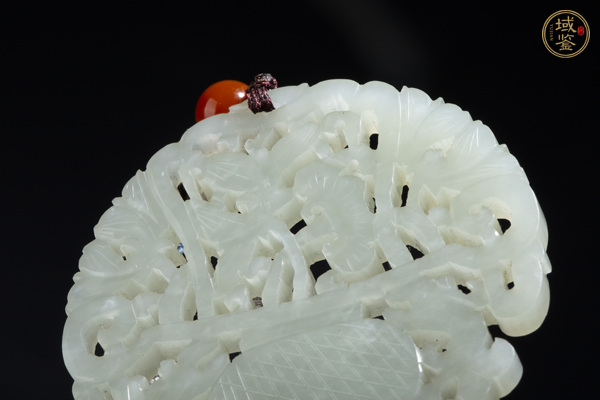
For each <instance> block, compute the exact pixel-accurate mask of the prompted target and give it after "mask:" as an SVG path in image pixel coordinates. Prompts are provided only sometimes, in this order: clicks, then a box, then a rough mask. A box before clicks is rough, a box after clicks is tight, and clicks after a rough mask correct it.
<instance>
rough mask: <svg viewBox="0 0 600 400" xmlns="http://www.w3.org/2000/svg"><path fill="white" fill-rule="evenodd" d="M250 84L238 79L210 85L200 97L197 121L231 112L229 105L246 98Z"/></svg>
mask: <svg viewBox="0 0 600 400" xmlns="http://www.w3.org/2000/svg"><path fill="white" fill-rule="evenodd" d="M246 89H248V85H246V84H245V83H242V82H238V81H229V80H228V81H221V82H217V83H214V84H212V85H210V86H209V87H208V89H206V90H205V91H204V93H202V95H201V96H200V99H198V104H197V105H196V122H198V121H200V120H203V119H204V118H208V117H212V116H213V115H216V114H223V113H227V112H229V107H231V106H233V105H235V104H239V103H241V102H242V101H244V100H245V99H246Z"/></svg>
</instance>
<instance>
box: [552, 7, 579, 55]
mask: <svg viewBox="0 0 600 400" xmlns="http://www.w3.org/2000/svg"><path fill="white" fill-rule="evenodd" d="M542 40H543V41H544V46H546V48H547V49H548V51H549V52H550V53H552V54H554V55H555V56H556V57H560V58H571V57H575V56H576V55H577V54H579V53H581V52H582V51H583V50H584V49H585V47H586V46H587V44H588V42H589V41H590V27H589V25H588V23H587V21H586V20H585V19H583V17H582V16H581V15H580V14H579V13H576V12H575V11H571V10H560V11H557V12H555V13H554V14H552V15H551V16H550V17H548V19H547V20H546V22H545V23H544V27H543V28H542Z"/></svg>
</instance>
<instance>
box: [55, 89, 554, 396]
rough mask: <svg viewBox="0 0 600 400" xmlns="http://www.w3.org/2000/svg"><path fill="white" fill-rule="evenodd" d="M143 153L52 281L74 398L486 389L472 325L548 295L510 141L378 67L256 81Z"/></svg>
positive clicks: (495, 345) (538, 221) (520, 330)
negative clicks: (373, 72) (386, 76)
mask: <svg viewBox="0 0 600 400" xmlns="http://www.w3.org/2000/svg"><path fill="white" fill-rule="evenodd" d="M270 95H271V98H272V100H273V104H274V106H275V110H274V111H272V112H269V113H264V112H261V113H258V114H252V113H251V112H250V111H249V110H248V108H247V106H246V104H245V103H242V104H240V105H237V106H234V107H232V108H231V112H230V113H229V114H221V115H217V116H214V117H211V118H208V119H206V120H204V121H202V122H200V123H198V124H196V125H194V126H193V127H192V128H190V129H189V130H188V131H187V132H186V133H185V134H184V135H183V137H182V138H181V140H180V141H179V142H178V143H174V144H170V145H168V146H166V147H164V148H163V149H162V150H160V151H159V152H158V153H156V154H155V155H154V156H153V157H152V158H151V159H150V161H149V163H148V165H147V168H146V170H145V171H139V172H138V173H137V174H136V175H135V176H134V177H133V178H132V179H131V180H130V181H129V182H128V183H127V185H126V186H125V188H124V189H123V193H122V197H119V198H116V199H115V200H114V202H113V204H114V205H113V206H112V207H111V208H109V209H108V210H107V211H106V212H105V213H104V215H103V216H102V217H101V219H100V221H99V223H98V225H97V226H96V227H95V237H96V239H95V240H94V241H92V242H91V243H90V244H88V245H87V246H86V247H85V248H84V250H83V256H82V257H81V261H80V264H79V269H80V272H77V273H76V274H75V276H74V281H75V284H74V286H73V287H72V289H71V291H70V292H69V296H68V304H67V307H66V311H67V314H68V318H67V321H66V324H65V328H64V337H63V353H64V360H65V363H66V366H67V368H68V370H69V372H70V373H71V375H72V376H73V378H74V381H75V382H74V385H73V393H74V396H75V398H76V399H115V400H123V399H136V400H137V399H211V400H212V399H303V400H304V399H441V398H444V399H453V398H460V399H463V400H464V399H473V400H482V399H497V398H500V397H502V396H505V395H507V394H508V393H509V392H510V391H511V390H512V389H513V388H514V387H515V386H516V385H517V383H518V381H519V380H520V378H521V374H522V366H521V363H520V361H519V359H518V357H517V355H516V353H515V351H514V349H513V347H512V346H511V345H510V344H509V343H508V342H507V341H506V340H503V339H500V338H496V339H494V338H492V336H491V335H490V333H489V330H488V326H489V325H499V327H500V328H501V329H502V331H503V332H505V333H506V334H508V335H511V336H516V335H525V334H528V333H530V332H532V331H534V330H535V329H537V328H538V327H539V326H540V324H541V323H542V321H543V319H544V317H545V315H546V313H547V310H548V304H549V290H548V282H547V278H546V274H548V273H549V272H550V263H549V261H548V259H547V256H546V251H545V249H546V244H547V228H546V224H545V221H544V217H543V215H542V212H541V210H540V208H539V205H538V202H537V200H536V197H535V195H534V193H533V191H532V190H531V188H530V187H529V184H528V181H527V178H526V176H525V174H524V172H523V170H522V168H521V167H520V166H519V164H518V162H517V160H516V159H515V158H514V157H513V156H512V155H511V154H510V153H509V152H508V150H507V148H506V147H505V146H504V145H499V144H498V143H497V141H496V139H495V137H494V135H493V134H492V132H491V131H490V129H489V128H488V127H486V126H485V125H483V124H481V123H480V122H479V121H473V120H472V119H471V117H470V115H469V114H468V113H467V112H465V111H462V110H461V109H460V108H458V107H457V106H455V105H452V104H445V103H444V101H443V100H442V99H438V100H431V99H430V98H429V97H428V96H427V95H426V94H425V93H423V92H422V91H420V90H417V89H409V88H406V87H405V88H403V89H402V90H401V91H400V92H398V91H397V90H396V89H395V88H394V87H392V86H389V85H387V84H384V83H381V82H370V83H367V84H365V85H359V84H357V83H355V82H352V81H347V80H331V81H325V82H322V83H319V84H317V85H315V86H312V87H309V86H308V85H306V84H303V85H300V86H295V87H282V88H279V89H276V90H273V91H271V92H270Z"/></svg>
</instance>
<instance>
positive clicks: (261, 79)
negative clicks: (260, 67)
mask: <svg viewBox="0 0 600 400" xmlns="http://www.w3.org/2000/svg"><path fill="white" fill-rule="evenodd" d="M276 88H277V80H276V79H275V78H273V76H272V75H271V74H258V75H256V76H255V77H254V81H253V82H252V83H251V84H250V85H249V86H248V89H247V90H246V94H247V95H248V108H250V110H251V111H252V112H253V113H254V114H256V113H257V112H260V111H265V112H269V111H273V110H274V109H275V107H273V103H272V102H271V97H269V90H270V89H276Z"/></svg>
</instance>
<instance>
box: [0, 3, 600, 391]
mask: <svg viewBox="0 0 600 400" xmlns="http://www.w3.org/2000/svg"><path fill="white" fill-rule="evenodd" d="M215 3H216V2H215V1H210V2H207V1H196V2H195V3H193V5H191V6H180V5H178V4H175V3H168V4H167V3H166V2H165V3H158V2H156V3H152V2H142V1H137V2H122V3H119V4H109V3H106V2H79V3H75V2H73V3H72V4H69V3H64V2H63V3H60V4H61V5H57V3H54V2H47V3H39V2H38V3H35V2H33V3H32V2H21V3H20V6H19V7H18V9H17V8H6V6H2V7H3V10H2V13H1V14H0V18H1V19H2V27H1V29H2V35H1V41H2V42H1V44H2V48H1V49H0V51H1V52H2V53H1V54H2V56H1V62H2V65H3V67H4V71H5V72H3V76H2V90H1V93H2V102H3V105H2V118H1V122H0V123H1V125H0V129H1V132H2V146H1V148H2V168H1V171H2V172H1V173H2V182H3V185H2V188H3V189H2V193H3V195H2V204H3V207H2V228H3V231H4V235H3V239H2V254H3V258H2V270H3V271H4V275H3V290H2V293H3V302H4V305H5V310H6V314H7V315H8V317H5V319H4V322H3V329H2V345H3V346H4V347H5V349H8V351H5V352H4V353H3V355H4V357H3V359H4V364H5V369H8V370H9V371H10V372H9V374H10V375H9V377H8V378H7V377H6V375H4V376H3V378H4V379H3V380H4V384H3V385H6V384H7V383H8V388H9V389H8V391H7V392H10V391H11V390H12V389H15V390H18V391H19V393H20V394H19V396H18V397H19V398H40V397H41V396H42V395H44V398H45V397H49V396H51V397H52V398H64V399H68V398H70V396H71V394H70V390H71V384H72V380H71V378H70V377H69V375H68V373H67V371H66V369H65V367H64V364H63V362H62V355H61V347H60V346H61V335H62V327H63V324H64V321H65V318H66V316H65V313H64V306H65V304H66V295H67V292H68V290H69V288H70V287H71V285H72V281H71V277H72V275H73V274H74V273H75V272H76V271H77V262H78V258H79V256H80V254H81V249H82V248H83V246H84V245H85V244H86V243H88V242H90V241H91V240H93V231H92V228H93V226H94V225H95V224H96V222H97V221H98V219H99V218H100V216H101V215H102V213H103V212H104V211H105V210H106V209H107V208H109V207H110V205H111V200H112V199H113V198H114V197H117V196H119V194H120V191H121V189H122V187H123V185H124V184H125V183H126V182H127V181H128V180H129V178H130V177H131V176H133V175H134V174H135V172H136V170H138V169H144V168H145V165H146V162H147V161H148V159H149V158H150V157H151V156H152V155H153V154H154V153H155V152H156V151H158V150H159V149H160V148H162V147H163V146H164V145H166V144H168V143H171V142H174V141H177V140H179V137H180V136H181V135H182V134H183V132H184V131H185V130H186V129H187V128H188V127H189V126H190V125H192V124H193V123H194V107H195V103H196V101H197V98H198V96H199V95H200V93H201V92H202V91H203V90H204V89H205V88H206V87H207V86H208V85H210V84H211V83H214V82H216V81H219V80H222V79H236V80H242V81H247V82H249V81H251V80H252V78H253V76H254V75H255V74H257V73H259V72H271V73H272V74H273V75H274V76H275V77H276V78H277V79H278V81H279V83H280V85H281V86H286V85H297V84H300V83H303V82H307V83H309V84H315V83H317V82H319V81H321V80H324V79H330V78H349V79H353V80H356V81H358V82H360V83H364V82H367V81H370V80H380V81H385V82H388V83H390V84H392V85H394V86H396V87H397V88H398V89H400V88H401V87H402V86H403V85H407V86H412V87H417V88H419V89H422V90H424V91H425V92H427V93H428V94H429V95H430V96H431V97H432V98H437V97H440V96H441V97H443V98H444V100H445V101H446V102H450V103H455V104H457V105H459V106H460V107H461V108H463V109H465V110H468V111H469V112H470V113H471V115H472V117H473V119H476V120H477V119H479V120H482V121H483V122H484V123H485V124H487V125H488V126H490V127H491V129H492V130H493V131H494V133H495V134H496V136H497V138H498V140H499V142H501V143H506V144H507V145H508V147H509V149H510V151H511V152H512V153H513V154H514V155H515V156H516V157H517V159H518V160H519V161H520V163H521V165H522V166H523V168H524V169H525V172H526V173H527V175H528V178H529V180H530V183H531V186H532V187H533V189H534V191H535V192H536V194H537V196H538V198H539V201H540V204H541V206H542V209H543V210H544V213H545V215H546V218H547V220H548V226H549V231H550V243H549V248H548V254H549V256H550V259H551V261H552V264H553V272H552V273H551V274H550V276H549V279H550V285H551V296H552V300H551V306H550V312H549V315H548V317H547V319H546V321H545V323H544V325H543V326H542V327H541V328H540V329H539V330H538V331H536V332H535V333H533V334H531V335H529V336H526V337H522V338H513V339H510V341H511V343H512V344H513V346H514V347H515V348H516V350H517V353H518V354H519V357H520V359H521V362H522V363H523V365H524V375H523V378H522V380H521V383H520V384H519V386H517V388H516V389H515V390H514V392H513V393H511V394H510V395H509V396H508V397H507V398H508V399H511V400H517V399H531V398H549V399H564V398H584V397H587V398H589V396H587V395H585V393H586V391H587V390H588V389H590V388H592V387H593V385H595V383H596V382H595V380H596V378H595V374H594V370H595V369H596V368H595V365H596V363H597V362H598V355H599V353H598V339H597V337H596V336H597V327H596V322H595V319H596V318H597V316H598V311H597V305H598V297H597V294H598V289H597V285H598V282H599V281H598V257H597V256H594V254H595V251H598V250H597V249H598V245H597V239H596V237H595V235H594V234H595V233H596V232H595V230H596V229H597V226H598V217H597V212H598V200H599V195H598V191H597V190H598V189H597V186H598V178H597V176H598V166H597V160H598V154H597V153H598V152H597V150H596V149H597V134H598V129H597V126H596V125H594V126H592V120H595V119H596V118H597V115H598V113H599V109H598V105H599V104H598V103H599V102H598V99H597V97H596V94H597V93H598V89H599V85H598V75H597V74H598V72H597V71H598V61H597V59H598V51H597V46H596V43H595V42H596V38H595V35H594V32H595V29H598V26H600V25H597V20H596V19H595V16H596V15H597V14H596V13H593V12H592V10H591V4H592V2H569V1H566V2H562V3H553V2H543V3H537V4H538V5H537V6H524V5H523V4H518V3H517V4H513V5H510V4H506V3H505V2H502V3H498V2H493V3H492V4H494V5H493V6H473V5H472V4H473V3H471V6H468V7H467V6H461V5H457V4H453V5H448V4H447V2H446V3H445V4H446V6H439V5H437V4H431V2H421V4H422V5H417V4H415V3H416V2H414V1H411V2H402V1H377V0H374V1H368V2H367V1H355V0H351V1H341V0H340V1H324V0H321V1H319V0H314V1H307V2H294V3H285V2H273V3H270V2H264V1H261V2H246V3H244V4H237V3H235V2H234V3H226V2H221V5H218V4H215ZM564 8H567V9H572V10H575V11H577V12H579V13H580V14H582V15H583V17H584V18H586V20H587V21H588V23H589V25H590V30H591V31H592V32H591V39H590V43H589V45H588V48H587V49H586V50H585V51H584V52H583V53H581V54H580V55H578V56H576V57H575V58H572V59H560V58H557V57H555V56H553V55H551V54H550V53H549V52H548V51H547V50H546V49H545V47H544V45H543V43H542V40H541V29H542V26H543V23H544V21H545V20H546V18H547V17H548V16H550V15H551V14H552V13H553V12H555V11H558V10H560V9H564ZM6 314H5V315H6ZM3 374H5V373H3ZM5 387H6V386H5Z"/></svg>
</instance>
